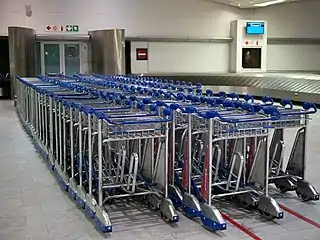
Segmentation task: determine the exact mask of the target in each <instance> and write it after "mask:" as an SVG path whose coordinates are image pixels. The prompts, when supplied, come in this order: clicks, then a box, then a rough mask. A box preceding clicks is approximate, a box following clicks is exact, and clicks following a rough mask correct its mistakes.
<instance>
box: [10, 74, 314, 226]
mask: <svg viewBox="0 0 320 240" xmlns="http://www.w3.org/2000/svg"><path fill="white" fill-rule="evenodd" d="M16 86H17V88H16V89H17V99H16V106H17V112H18V115H19V117H20V119H21V122H22V123H23V125H24V126H25V128H26V129H27V131H28V132H29V134H30V135H31V136H32V139H33V141H34V143H35V146H36V148H37V150H38V151H39V152H40V153H41V154H42V155H43V157H44V158H45V159H47V161H48V164H49V166H50V169H51V170H52V171H54V172H55V173H56V175H57V178H58V181H59V183H60V184H61V187H62V188H63V189H64V190H65V191H67V192H68V193H69V196H70V197H71V198H72V199H74V200H75V201H76V203H77V204H78V206H80V207H82V208H84V209H85V213H86V214H87V215H88V216H89V217H90V218H92V219H94V220H95V223H96V227H97V228H98V229H99V230H100V231H102V232H111V231H112V224H111V220H110V218H109V215H108V213H107V207H108V204H112V202H113V201H114V200H116V199H120V198H133V197H135V198H137V199H139V200H141V201H142V202H144V203H146V204H148V205H149V206H150V208H151V209H153V210H159V211H160V214H161V217H162V218H163V219H164V220H165V221H166V222H178V220H179V215H178V214H177V210H178V209H179V210H181V211H182V212H183V213H184V214H185V215H186V216H187V217H189V218H200V219H201V222H202V224H203V226H204V227H206V228H208V229H210V230H224V229H226V226H227V224H226V222H225V220H224V219H223V217H222V215H221V213H220V210H223V209H219V210H218V209H217V208H216V207H215V206H214V205H215V204H214V203H215V201H218V200H219V199H228V200H231V201H236V202H237V203H239V204H240V205H241V206H242V207H245V208H251V209H253V210H254V209H256V210H258V211H259V212H260V214H261V215H262V216H263V217H264V218H267V219H281V218H283V212H282V210H281V209H280V207H279V205H278V203H277V202H276V201H275V200H274V199H273V198H272V197H270V196H269V187H270V185H271V184H274V185H275V186H276V187H277V188H278V189H279V190H280V191H281V192H286V191H296V193H297V195H298V196H299V197H300V198H301V199H302V200H304V201H310V200H319V194H318V192H317V191H316V190H315V188H314V187H313V186H312V185H311V184H310V183H308V182H307V181H306V180H305V176H304V169H305V165H306V130H307V124H308V121H309V120H310V115H311V114H314V113H316V112H317V109H316V107H315V106H314V105H313V104H310V103H305V104H304V105H303V107H299V108H296V107H293V105H292V103H291V102H290V101H289V100H283V101H282V102H281V104H276V103H274V102H273V100H272V99H270V98H269V97H264V98H262V100H261V101H256V100H254V98H253V97H252V96H250V95H246V96H245V97H244V98H243V99H240V98H239V96H237V95H236V94H226V93H223V92H221V93H219V94H218V96H216V95H214V93H213V92H212V91H210V90H207V91H206V92H205V94H203V89H202V86H201V85H200V84H197V85H196V86H192V85H191V84H185V83H184V82H181V83H180V82H172V81H171V82H167V81H166V80H161V79H154V78H146V77H140V76H101V75H88V76H85V75H74V76H62V75H59V76H39V77H37V78H20V77H18V78H17V81H16ZM292 128H296V129H297V133H296V138H295V141H294V144H293V147H292V149H291V154H290V157H289V159H288V161H284V154H283V152H284V140H285V139H284V138H285V130H286V129H292ZM272 132H273V136H272V140H271V142H270V141H268V138H269V137H270V136H271V134H272Z"/></svg>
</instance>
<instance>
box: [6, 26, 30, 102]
mask: <svg viewBox="0 0 320 240" xmlns="http://www.w3.org/2000/svg"><path fill="white" fill-rule="evenodd" d="M8 33H9V59H10V76H11V97H12V98H14V97H15V79H16V76H22V77H32V76H34V75H35V44H36V33H35V30H34V29H30V28H23V27H9V28H8Z"/></svg>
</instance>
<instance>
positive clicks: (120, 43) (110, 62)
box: [89, 29, 125, 75]
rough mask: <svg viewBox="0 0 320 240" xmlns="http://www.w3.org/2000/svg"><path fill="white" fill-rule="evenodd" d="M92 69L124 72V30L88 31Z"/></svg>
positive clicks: (116, 72) (117, 72)
mask: <svg viewBox="0 0 320 240" xmlns="http://www.w3.org/2000/svg"><path fill="white" fill-rule="evenodd" d="M89 35H90V37H91V39H90V45H91V46H90V51H91V64H92V71H93V72H94V73H100V74H108V75H115V74H125V31H124V29H108V30H97V31H91V32H89Z"/></svg>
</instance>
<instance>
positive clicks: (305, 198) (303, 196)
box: [297, 194, 311, 202]
mask: <svg viewBox="0 0 320 240" xmlns="http://www.w3.org/2000/svg"><path fill="white" fill-rule="evenodd" d="M297 195H298V197H299V198H300V199H301V200H302V201H304V202H309V201H310V200H311V198H310V197H307V196H306V195H302V194H297Z"/></svg>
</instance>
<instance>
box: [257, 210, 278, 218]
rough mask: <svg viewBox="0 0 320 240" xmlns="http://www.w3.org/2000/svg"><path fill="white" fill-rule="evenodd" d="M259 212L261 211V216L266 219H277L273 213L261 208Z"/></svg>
mask: <svg viewBox="0 0 320 240" xmlns="http://www.w3.org/2000/svg"><path fill="white" fill-rule="evenodd" d="M259 213H260V215H261V217H262V218H264V219H267V220H273V219H275V217H274V216H272V215H271V214H269V213H267V212H265V211H262V210H259Z"/></svg>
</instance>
